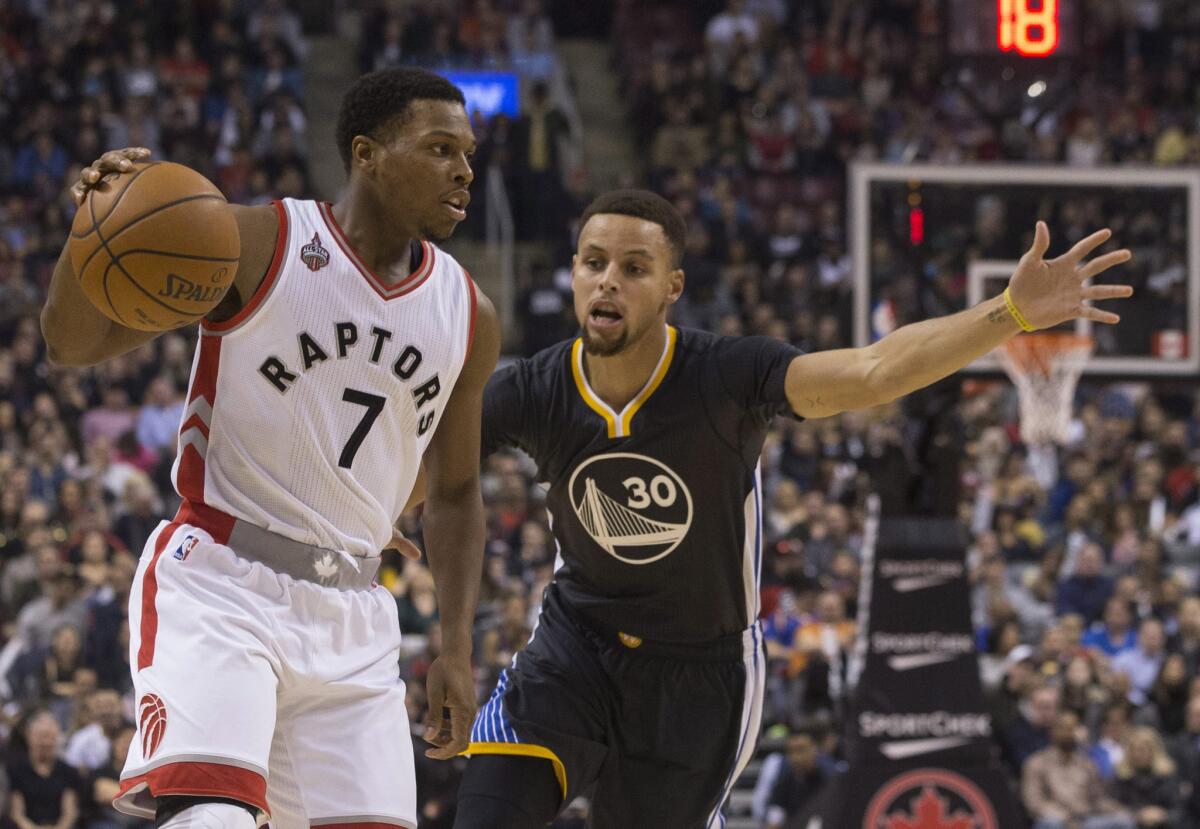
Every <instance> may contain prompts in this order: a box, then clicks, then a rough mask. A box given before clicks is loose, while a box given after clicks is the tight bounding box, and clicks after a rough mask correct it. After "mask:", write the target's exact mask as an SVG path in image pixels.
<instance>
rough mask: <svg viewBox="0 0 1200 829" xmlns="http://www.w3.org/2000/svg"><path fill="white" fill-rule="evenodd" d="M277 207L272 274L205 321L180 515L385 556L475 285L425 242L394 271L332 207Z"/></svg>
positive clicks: (446, 388) (182, 444)
mask: <svg viewBox="0 0 1200 829" xmlns="http://www.w3.org/2000/svg"><path fill="white" fill-rule="evenodd" d="M275 209H276V211H277V212H278V215H279V235H278V239H277V242H276V250H275V256H274V259H273V260H272V262H271V266H270V269H269V270H268V272H267V275H266V277H265V278H264V279H263V282H262V285H261V286H260V287H259V289H258V291H257V292H256V293H255V295H254V296H253V297H251V298H250V300H249V301H248V302H247V303H246V304H245V306H244V307H243V309H242V310H241V311H240V312H239V313H238V314H237V315H235V316H234V317H233V318H232V319H229V320H227V321H224V322H221V323H211V322H207V321H206V322H204V323H203V324H202V326H201V331H200V334H201V336H200V342H199V345H198V347H197V349H196V357H195V361H194V364H193V367H192V379H191V384H190V387H189V390H188V397H187V400H188V405H187V407H186V409H185V412H184V416H183V422H182V424H181V427H180V439H179V455H178V457H177V458H176V462H175V468H174V470H173V477H174V481H175V487H176V489H177V491H178V492H179V495H180V497H182V498H183V499H184V506H183V508H182V509H181V513H182V517H183V518H184V519H185V520H188V521H189V522H193V523H199V524H200V525H201V526H204V527H205V529H208V530H210V531H214V530H215V532H214V536H215V537H217V538H219V537H220V535H221V530H222V527H223V526H231V525H232V521H233V519H241V520H243V521H248V522H250V523H252V524H255V525H257V526H260V527H263V528H264V529H267V530H270V531H272V532H275V533H278V534H280V535H283V536H286V537H288V538H291V539H293V540H296V541H300V542H303V543H306V544H311V545H315V546H318V547H324V548H327V549H333V550H342V551H345V552H347V553H349V554H351V555H354V556H361V557H370V556H375V555H378V553H379V550H380V549H381V548H382V547H383V545H384V544H386V543H387V541H388V540H389V539H390V537H391V528H392V525H393V524H394V522H395V520H396V518H397V517H398V516H399V513H400V511H401V510H402V509H403V507H404V504H405V502H406V501H407V499H408V495H409V493H410V491H411V489H412V485H413V483H414V482H415V480H416V476H417V471H418V469H419V466H420V462H421V456H422V455H423V454H424V452H425V449H426V447H427V446H428V445H429V441H430V440H431V439H432V436H433V433H434V431H435V430H436V427H437V424H438V421H439V420H440V418H441V415H442V413H443V412H444V410H445V405H446V402H447V400H449V398H450V393H451V391H452V390H453V388H454V384H455V382H456V380H457V379H458V375H459V372H460V371H461V370H462V367H463V364H464V362H465V360H466V358H467V355H468V354H469V352H470V348H471V339H472V334H473V331H474V323H475V289H474V285H473V283H472V282H471V279H470V276H469V275H468V274H467V273H466V271H464V270H463V268H462V267H461V266H460V265H459V264H458V263H457V262H455V261H454V259H453V258H451V257H450V256H449V255H448V254H446V253H445V252H443V251H441V250H439V249H438V248H437V247H435V246H434V245H432V244H430V243H428V242H422V243H420V245H419V246H417V245H414V256H413V270H412V273H410V274H409V275H408V276H407V277H406V278H405V279H402V280H400V281H399V282H395V283H391V284H389V283H386V282H384V281H383V280H382V279H380V278H379V277H378V276H377V275H376V274H374V273H373V272H372V271H371V270H370V268H368V267H367V266H366V265H365V264H364V263H363V262H362V260H361V259H360V258H359V256H358V255H357V254H356V253H355V251H354V249H353V247H352V246H351V245H350V243H349V242H348V240H347V238H346V235H345V233H343V232H342V230H341V228H340V227H339V226H338V224H337V221H336V220H335V219H334V216H333V212H332V209H331V207H330V205H328V204H326V203H320V202H314V201H297V200H293V199H284V200H283V201H280V202H276V203H275Z"/></svg>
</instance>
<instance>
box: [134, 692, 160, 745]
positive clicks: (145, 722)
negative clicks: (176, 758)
mask: <svg viewBox="0 0 1200 829" xmlns="http://www.w3.org/2000/svg"><path fill="white" fill-rule="evenodd" d="M138 731H139V732H140V733H141V737H142V758H143V759H145V760H149V759H150V758H151V757H153V756H154V752H156V751H158V747H159V746H160V745H161V744H162V739H163V735H164V734H166V733H167V706H166V705H164V704H163V701H162V697H160V696H158V694H146V695H145V696H143V697H142V698H141V700H139V701H138Z"/></svg>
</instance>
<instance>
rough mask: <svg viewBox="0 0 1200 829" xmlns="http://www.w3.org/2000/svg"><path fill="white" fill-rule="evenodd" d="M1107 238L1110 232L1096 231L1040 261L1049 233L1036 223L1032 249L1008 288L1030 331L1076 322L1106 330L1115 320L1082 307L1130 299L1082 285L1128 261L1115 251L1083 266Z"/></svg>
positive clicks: (1120, 290)
mask: <svg viewBox="0 0 1200 829" xmlns="http://www.w3.org/2000/svg"><path fill="white" fill-rule="evenodd" d="M1111 236H1112V231H1111V230H1108V229H1107V228H1106V229H1104V230H1098V231H1096V232H1095V233H1093V234H1092V235H1091V236H1088V237H1087V238H1086V239H1082V240H1080V241H1079V242H1077V243H1076V245H1075V247H1073V248H1071V249H1070V250H1069V251H1067V252H1066V253H1064V254H1063V255H1062V256H1060V257H1058V258H1057V259H1050V260H1046V259H1043V258H1042V257H1043V256H1044V255H1045V253H1046V251H1047V250H1048V249H1049V248H1050V230H1049V228H1047V227H1046V223H1045V222H1038V223H1037V230H1036V231H1034V236H1033V247H1031V248H1030V249H1029V251H1028V252H1027V253H1026V254H1025V255H1024V256H1022V257H1021V263H1020V264H1019V265H1018V266H1017V270H1016V272H1015V273H1014V274H1013V276H1012V279H1011V280H1009V283H1008V291H1009V294H1010V296H1011V297H1012V302H1013V304H1014V305H1015V306H1016V307H1017V309H1019V311H1020V314H1021V316H1022V317H1024V318H1025V321H1026V323H1028V327H1029V328H1030V329H1041V328H1052V327H1053V326H1055V325H1058V324H1059V323H1061V322H1066V321H1067V320H1071V319H1076V318H1079V317H1083V318H1084V319H1089V320H1091V321H1093V322H1103V323H1108V324H1110V325H1111V324H1113V323H1116V322H1119V321H1120V319H1121V318H1120V317H1118V316H1117V315H1116V314H1113V313H1111V312H1109V311H1101V310H1100V309H1099V308H1095V307H1093V306H1091V305H1089V304H1088V303H1089V302H1091V301H1093V300H1103V299H1122V298H1124V297H1128V296H1130V295H1132V294H1133V288H1131V287H1129V286H1128V285H1088V284H1086V283H1087V281H1088V280H1090V279H1092V278H1093V277H1096V276H1099V275H1100V274H1102V273H1104V272H1105V271H1106V270H1108V269H1109V268H1112V267H1114V266H1116V265H1120V264H1121V263H1123V262H1128V261H1129V260H1130V258H1131V257H1132V255H1133V254H1131V253H1130V252H1129V251H1128V250H1125V249H1121V250H1115V251H1112V252H1111V253H1106V254H1103V255H1102V256H1097V257H1096V258H1095V259H1089V260H1088V261H1086V262H1085V261H1084V259H1086V258H1087V256H1088V255H1089V254H1091V253H1092V251H1094V250H1095V249H1096V248H1098V247H1100V246H1101V245H1102V244H1104V243H1105V242H1107V241H1108V240H1109V237H1111Z"/></svg>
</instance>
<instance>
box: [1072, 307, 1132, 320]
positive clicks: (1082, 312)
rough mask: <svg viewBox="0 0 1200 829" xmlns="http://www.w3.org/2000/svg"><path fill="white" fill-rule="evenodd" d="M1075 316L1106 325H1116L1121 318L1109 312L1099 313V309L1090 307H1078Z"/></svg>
mask: <svg viewBox="0 0 1200 829" xmlns="http://www.w3.org/2000/svg"><path fill="white" fill-rule="evenodd" d="M1075 316H1077V317H1082V318H1083V319H1087V320H1091V321H1092V322H1102V323H1105V324H1106V325H1116V324H1117V323H1118V322H1120V321H1121V318H1120V317H1119V316H1117V315H1116V314H1114V313H1111V312H1109V311H1101V310H1100V309H1099V308H1094V307H1092V306H1091V305H1080V306H1079V310H1078V311H1076V313H1075Z"/></svg>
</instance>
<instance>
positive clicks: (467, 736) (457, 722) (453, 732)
mask: <svg viewBox="0 0 1200 829" xmlns="http://www.w3.org/2000/svg"><path fill="white" fill-rule="evenodd" d="M474 724H475V709H474V707H473V706H472V707H469V708H462V707H459V706H454V707H453V708H451V709H450V744H449V745H448V746H447V748H448V749H450V750H451V751H452V752H454V754H460V753H462V752H464V751H466V750H467V746H468V745H470V743H471V726H472V725H474Z"/></svg>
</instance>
